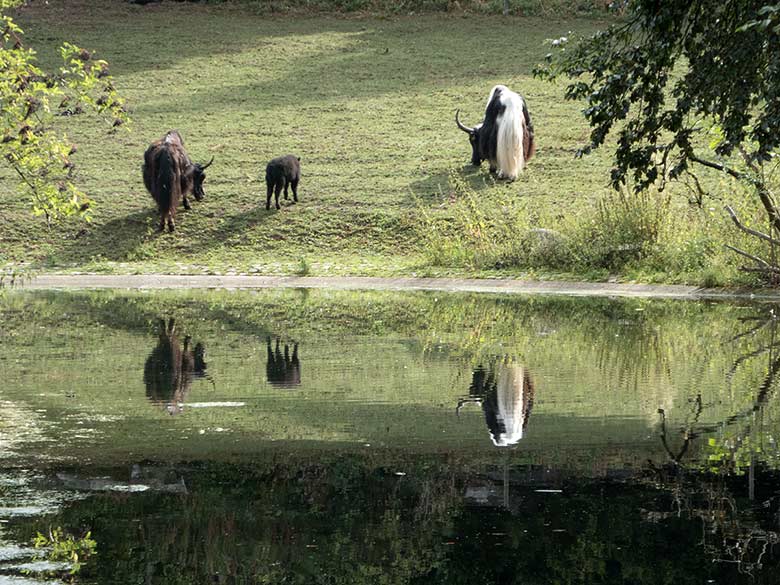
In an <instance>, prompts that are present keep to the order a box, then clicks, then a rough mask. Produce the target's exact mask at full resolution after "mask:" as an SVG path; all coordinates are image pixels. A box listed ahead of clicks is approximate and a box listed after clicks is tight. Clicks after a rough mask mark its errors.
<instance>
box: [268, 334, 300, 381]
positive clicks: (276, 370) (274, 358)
mask: <svg viewBox="0 0 780 585" xmlns="http://www.w3.org/2000/svg"><path fill="white" fill-rule="evenodd" d="M267 341H268V361H267V362H266V364H265V373H266V377H267V378H268V383H269V384H271V385H272V386H277V387H279V388H292V387H293V386H300V385H301V362H300V360H299V359H298V344H297V343H296V344H295V345H293V352H292V357H290V346H289V345H287V344H286V343H285V344H284V357H282V352H281V350H280V349H279V338H278V337H277V338H276V350H272V349H271V338H270V337H269V338H268V340H267Z"/></svg>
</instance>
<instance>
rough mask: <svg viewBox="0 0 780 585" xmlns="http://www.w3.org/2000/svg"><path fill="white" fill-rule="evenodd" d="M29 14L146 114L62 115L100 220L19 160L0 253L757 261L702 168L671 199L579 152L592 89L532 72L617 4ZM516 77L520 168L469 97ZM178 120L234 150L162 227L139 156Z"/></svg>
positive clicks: (685, 271)
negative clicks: (500, 168) (46, 217)
mask: <svg viewBox="0 0 780 585" xmlns="http://www.w3.org/2000/svg"><path fill="white" fill-rule="evenodd" d="M265 8H267V7H265ZM17 18H18V20H19V22H20V23H21V24H22V25H23V27H24V28H25V29H26V33H27V42H28V43H29V44H30V45H31V46H34V47H35V48H36V49H37V50H38V52H39V57H40V60H41V62H42V63H43V64H44V65H45V66H47V67H50V68H52V67H55V66H56V64H57V61H56V60H57V58H58V57H57V55H58V53H57V47H58V46H59V45H60V44H61V43H62V42H63V41H65V40H68V41H72V42H75V43H76V44H79V45H81V46H84V47H87V48H89V49H93V50H96V51H97V53H98V55H99V57H101V58H104V59H106V60H108V61H109V62H110V63H111V68H112V69H111V70H112V73H113V74H114V76H115V77H116V86H117V88H118V89H119V90H120V91H121V93H122V94H123V95H124V96H125V97H126V98H127V101H128V103H129V105H130V107H131V110H132V118H133V123H132V128H131V130H130V132H129V133H121V132H120V133H118V134H116V135H112V136H107V135H106V133H105V128H104V127H102V126H101V125H100V124H101V123H97V124H96V123H95V121H94V120H89V119H86V118H84V119H73V118H69V119H67V120H63V128H64V129H65V130H67V132H68V134H69V136H70V138H71V139H72V140H73V141H74V142H76V143H77V144H79V146H80V150H79V153H78V155H77V160H76V162H77V164H78V178H79V181H80V184H81V185H82V186H83V187H84V188H85V190H86V192H87V193H88V195H89V196H90V197H91V198H92V199H93V200H94V201H95V205H94V220H93V222H92V223H90V224H84V223H83V222H79V221H76V220H73V221H67V222H65V223H63V224H60V225H57V226H55V227H53V228H52V229H51V230H48V229H47V228H46V225H45V222H44V221H43V220H42V219H40V218H32V217H31V215H30V211H29V203H28V202H27V201H26V200H25V199H23V198H20V197H18V196H17V195H15V194H14V192H13V188H14V183H15V181H14V179H13V178H12V177H11V176H10V175H8V174H7V171H6V170H4V169H3V170H0V173H6V174H0V181H2V185H3V188H2V192H0V200H1V201H2V207H1V208H0V267H2V266H3V265H5V266H6V267H7V268H8V267H9V266H16V265H18V264H19V263H24V265H25V266H27V267H31V268H32V269H34V270H71V271H72V270H88V271H97V272H172V273H201V272H205V273H230V272H238V273H263V274H278V273H298V274H308V273H311V274H321V275H325V274H412V273H413V274H417V275H445V274H473V275H483V276H485V275H496V274H503V275H521V276H537V277H550V276H556V277H570V278H606V277H607V276H609V275H618V276H620V277H621V278H624V279H639V280H649V281H668V282H672V281H674V282H695V283H705V284H710V285H714V284H723V283H730V282H735V280H738V277H737V276H736V274H737V273H736V270H735V267H734V263H735V260H734V259H732V258H731V257H730V256H728V254H727V253H725V252H723V250H722V241H724V240H728V241H733V240H729V238H734V237H736V236H734V235H733V234H731V232H730V231H728V230H727V227H728V226H727V224H726V220H725V219H724V218H723V214H722V213H721V212H720V204H717V203H713V204H712V207H708V205H706V204H705V206H704V208H702V209H700V208H695V207H691V206H690V205H689V204H688V202H687V198H686V195H685V191H684V189H683V188H682V187H679V188H678V189H677V190H676V191H674V190H673V193H672V195H671V197H670V198H669V199H667V198H666V195H663V196H662V195H659V194H655V193H651V194H649V195H648V196H646V197H645V198H641V199H635V198H629V199H628V200H626V199H621V198H620V197H616V196H615V195H610V194H609V191H608V189H607V188H606V183H607V180H608V176H609V168H610V157H609V153H608V152H607V151H606V150H605V151H603V152H601V151H600V152H597V153H596V154H594V155H592V156H589V157H587V158H584V159H576V158H575V157H574V153H575V152H576V150H577V148H578V147H579V146H580V145H582V144H583V143H584V142H585V140H586V139H587V136H588V128H587V126H586V125H585V123H584V121H583V120H582V118H581V115H580V114H579V110H580V109H581V108H582V104H577V103H569V102H564V100H563V98H562V96H563V90H564V86H563V84H558V85H555V84H548V83H545V82H542V81H540V80H538V79H534V77H533V76H532V69H533V68H534V66H536V65H537V64H539V63H541V62H542V61H543V59H544V55H545V54H546V53H547V52H548V43H546V40H548V39H551V38H556V37H559V36H561V35H569V36H576V35H577V34H589V33H592V32H594V31H596V30H597V29H599V28H600V27H603V26H605V22H604V21H599V20H595V19H592V18H591V19H587V18H576V19H568V20H567V19H563V18H561V17H556V16H544V17H517V16H512V17H508V18H502V17H500V16H490V15H475V14H424V15H415V16H409V15H403V16H396V15H388V16H350V17H333V16H324V15H310V16H300V15H298V16H295V17H293V16H290V15H285V14H281V15H279V14H274V13H271V14H269V12H268V10H266V9H260V8H258V7H257V6H253V5H252V4H251V3H249V4H239V5H232V4H225V5H221V4H217V5H214V4H205V5H204V4H191V3H167V2H166V3H162V4H152V5H148V6H144V7H141V6H135V5H130V4H128V3H125V2H119V1H116V2H104V3H100V5H99V6H97V7H96V6H95V5H94V3H87V2H83V1H79V0H68V1H66V0H52V1H50V2H48V3H47V4H46V5H45V6H44V5H37V4H36V5H33V6H31V7H27V8H25V9H23V10H21V11H20V12H19V14H17ZM496 83H504V84H506V85H508V86H510V87H511V88H514V89H515V90H516V91H519V92H520V93H522V94H523V95H524V96H525V97H526V99H527V101H528V103H529V106H530V110H531V114H532V116H533V120H534V123H535V126H536V129H537V143H538V151H537V156H536V158H535V159H533V160H532V161H531V163H530V164H529V166H528V168H527V171H526V173H525V174H524V175H522V177H521V178H520V179H519V180H518V181H516V182H514V183H505V182H499V183H496V182H495V181H494V180H493V179H492V178H491V177H490V176H489V174H488V173H487V170H486V169H484V168H483V169H475V168H473V167H471V166H470V165H468V162H469V159H470V147H469V145H468V141H467V139H466V137H465V135H464V134H463V133H461V132H460V131H458V129H457V128H456V126H455V124H454V119H453V116H454V113H455V110H456V109H457V108H460V109H461V115H462V119H464V120H465V121H466V123H469V124H476V123H477V122H478V121H479V120H480V118H481V114H482V112H483V109H484V103H485V99H486V97H487V95H488V92H489V91H490V88H491V87H492V86H493V85H494V84H496ZM171 128H178V129H179V130H180V131H181V133H182V134H183V136H184V138H185V143H186V145H187V148H188V150H189V152H190V154H191V156H192V157H193V158H194V159H196V160H199V161H205V160H208V159H209V158H210V157H211V156H214V157H215V163H214V165H213V167H212V168H211V169H209V172H208V179H207V181H206V199H205V200H204V201H203V202H200V203H195V204H194V208H193V210H192V211H190V212H184V211H182V212H181V213H180V215H179V221H178V224H177V225H178V228H177V231H176V233H175V234H173V235H170V234H162V235H161V234H158V233H157V232H156V225H157V218H156V211H155V208H154V205H153V202H152V200H151V198H150V196H149V195H148V193H147V192H146V191H145V189H144V186H143V183H142V181H141V172H140V166H141V160H142V155H143V151H144V149H145V148H146V146H147V145H148V144H149V142H151V141H152V140H154V139H156V138H158V137H160V136H161V135H162V134H163V133H164V132H165V131H167V130H168V129H171ZM288 152H292V153H295V154H297V155H298V156H300V157H301V158H302V174H303V178H302V181H301V186H300V189H299V191H300V199H301V201H300V204H298V205H295V206H292V205H289V204H286V205H283V207H282V209H281V210H280V211H276V210H272V211H270V212H267V211H265V208H264V198H265V195H264V192H265V185H264V184H263V181H261V172H262V171H263V169H264V167H265V163H266V162H267V161H268V160H269V159H270V158H272V157H274V156H278V155H281V154H285V153H288ZM704 180H705V184H710V183H707V178H706V177H705V178H704ZM711 184H712V185H714V186H715V187H716V188H717V189H720V190H721V191H725V190H728V189H730V188H731V186H729V185H720V186H718V185H716V184H715V183H711ZM715 207H717V209H715ZM739 211H740V212H741V213H742V214H743V216H745V217H746V218H747V219H749V217H750V213H751V210H750V209H740V210H739ZM536 228H547V229H554V230H556V231H557V232H558V233H560V234H561V239H560V241H558V242H557V243H556V244H555V246H554V249H552V250H551V249H549V246H547V244H546V243H544V242H542V243H541V244H540V243H539V242H538V241H535V240H533V237H534V234H535V232H533V231H532V230H534V229H536ZM724 234H727V235H724ZM737 243H740V244H741V246H742V247H749V246H748V245H746V244H744V243H743V242H737Z"/></svg>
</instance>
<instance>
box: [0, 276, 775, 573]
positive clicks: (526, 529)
mask: <svg viewBox="0 0 780 585" xmlns="http://www.w3.org/2000/svg"><path fill="white" fill-rule="evenodd" d="M775 313H777V308H776V307H774V306H772V305H766V304H763V305H734V304H722V303H721V304H715V303H691V302H680V301H675V302H669V301H653V300H613V299H596V300H586V299H564V298H539V297H534V298H526V297H509V296H489V295H457V294H443V293H409V294H399V293H382V292H370V293H357V292H328V291H306V290H300V291H296V290H284V291H252V292H249V291H198V292H191V293H183V292H175V291H171V292H155V293H140V292H139V293H121V292H111V291H101V292H68V293H64V292H60V293H55V292H35V293H24V292H16V291H2V292H0V321H1V324H2V327H1V329H0V584H6V583H9V584H11V583H13V584H21V585H31V584H40V583H55V582H57V583H69V582H74V583H101V584H102V583H128V584H129V583H133V584H151V583H160V584H185V583H186V584H206V583H231V584H233V583H236V584H238V583H300V584H309V583H323V584H326V583H327V584H331V583H332V584H337V583H366V584H368V583H371V584H373V583H382V584H395V583H399V584H400V583H447V584H460V583H463V584H466V583H468V584H483V583H496V584H504V583H522V584H537V583H539V584H541V583H555V584H575V583H576V584H590V583H609V584H613V583H614V584H626V585H627V584H631V585H634V584H636V585H642V584H653V585H658V584H665V583H674V584H689V583H690V584H706V583H718V584H740V583H746V584H747V583H760V584H763V583H766V584H775V583H780V566H778V565H780V548H778V547H779V546H780V544H779V543H778V535H779V534H780V507H779V506H778V502H779V501H780V500H778V496H779V495H780V482H779V481H778V480H780V474H778V472H777V469H778V466H780V450H779V449H778V444H777V440H778V438H780V409H779V408H778V396H777V386H778V381H777V377H778V369H780V331H778V328H777V320H776V316H775ZM36 543H37V544H38V548H35V544H36Z"/></svg>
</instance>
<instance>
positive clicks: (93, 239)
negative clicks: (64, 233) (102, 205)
mask: <svg viewBox="0 0 780 585" xmlns="http://www.w3.org/2000/svg"><path fill="white" fill-rule="evenodd" d="M158 218H159V215H158V213H157V210H156V209H154V208H153V207H149V208H148V209H143V210H140V211H135V212H133V213H130V214H129V215H124V216H121V217H116V218H114V219H111V220H110V221H108V222H106V223H93V224H92V225H91V226H90V227H88V228H83V229H82V230H81V231H80V232H79V233H78V234H77V235H76V236H74V237H73V238H72V239H68V240H65V241H64V242H63V245H62V247H60V248H58V249H57V250H56V251H55V252H53V254H52V255H51V256H50V257H49V259H48V260H47V261H46V262H47V263H48V264H50V265H56V264H58V263H59V262H60V261H61V260H62V259H64V258H65V259H67V260H68V262H77V263H84V262H87V261H89V260H92V259H93V257H94V255H95V254H94V253H95V251H96V250H99V251H100V254H99V256H100V259H104V260H110V261H112V262H125V261H127V260H128V259H129V258H131V257H132V256H133V253H134V252H136V251H137V249H138V248H139V247H140V246H142V245H143V244H145V243H146V242H148V241H149V240H150V239H151V238H152V237H153V236H154V232H152V233H151V234H150V232H149V230H150V226H155V228H156V225H157V222H158Z"/></svg>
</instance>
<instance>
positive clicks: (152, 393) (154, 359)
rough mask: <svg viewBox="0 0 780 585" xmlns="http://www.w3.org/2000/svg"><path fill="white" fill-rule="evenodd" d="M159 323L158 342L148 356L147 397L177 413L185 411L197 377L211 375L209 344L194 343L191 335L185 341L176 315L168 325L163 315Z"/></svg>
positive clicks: (145, 369) (145, 378)
mask: <svg viewBox="0 0 780 585" xmlns="http://www.w3.org/2000/svg"><path fill="white" fill-rule="evenodd" d="M159 326H160V331H159V337H158V339H157V345H156V346H155V348H154V349H153V350H152V352H151V353H150V354H149V357H148V358H146V364H145V366H144V384H145V385H146V396H147V398H149V400H150V401H151V402H152V403H153V404H157V405H159V406H162V407H163V408H164V409H165V410H166V411H167V412H168V413H169V414H172V415H173V414H178V413H179V412H181V410H182V403H183V402H184V398H185V396H186V395H187V393H188V392H189V390H190V386H191V385H192V381H193V379H195V378H204V377H207V374H206V361H205V357H206V348H205V346H204V345H203V344H202V343H197V344H195V347H194V348H193V347H191V338H190V336H189V335H187V336H185V337H184V343H182V342H181V341H180V340H179V337H178V335H177V333H176V323H175V320H174V319H173V318H170V319H169V320H168V324H167V325H166V323H165V320H164V319H160V323H159Z"/></svg>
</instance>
